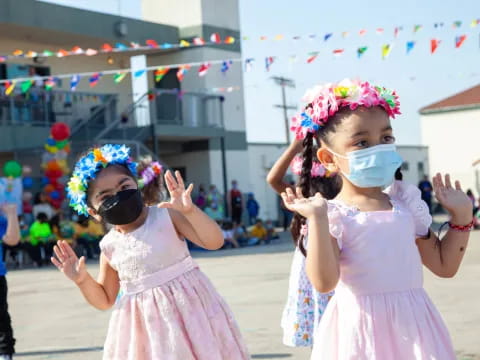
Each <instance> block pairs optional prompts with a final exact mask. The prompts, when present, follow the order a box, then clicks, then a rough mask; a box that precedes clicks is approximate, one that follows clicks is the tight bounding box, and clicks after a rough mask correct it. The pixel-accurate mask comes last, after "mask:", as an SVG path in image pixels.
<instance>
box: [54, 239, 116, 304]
mask: <svg viewBox="0 0 480 360" xmlns="http://www.w3.org/2000/svg"><path fill="white" fill-rule="evenodd" d="M54 251H55V254H56V255H57V258H58V260H57V259H55V258H53V257H52V259H51V260H52V263H53V264H54V265H55V266H56V267H57V268H58V269H59V270H60V271H61V272H63V273H64V274H65V276H67V277H68V278H69V279H70V280H72V281H73V282H74V283H75V284H76V285H77V286H78V287H79V289H80V291H81V292H82V294H83V296H84V298H85V300H87V302H88V303H89V304H90V305H92V306H93V307H95V308H97V309H99V310H108V309H110V308H111V307H112V306H113V305H114V304H115V300H116V298H117V295H118V290H119V288H120V281H119V279H118V273H117V272H116V271H115V270H114V269H113V268H112V267H111V266H110V264H109V263H108V260H107V258H106V257H105V255H104V254H102V255H101V256H100V273H99V274H98V279H97V280H95V279H94V278H93V277H92V276H91V275H90V274H89V273H88V271H87V268H86V266H85V257H83V256H82V257H81V258H80V259H78V257H77V255H76V254H75V252H74V251H73V250H72V248H71V247H70V245H68V243H67V242H66V241H58V242H57V245H56V246H55V247H54Z"/></svg>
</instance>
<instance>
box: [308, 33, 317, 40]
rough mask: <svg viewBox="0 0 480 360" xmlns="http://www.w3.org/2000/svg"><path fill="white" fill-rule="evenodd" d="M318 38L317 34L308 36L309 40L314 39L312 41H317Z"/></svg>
mask: <svg viewBox="0 0 480 360" xmlns="http://www.w3.org/2000/svg"><path fill="white" fill-rule="evenodd" d="M316 37H317V34H310V35H308V38H309V39H312V40H313V39H315V38H316Z"/></svg>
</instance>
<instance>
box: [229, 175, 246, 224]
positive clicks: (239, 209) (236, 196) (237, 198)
mask: <svg viewBox="0 0 480 360" xmlns="http://www.w3.org/2000/svg"><path fill="white" fill-rule="evenodd" d="M228 200H229V207H230V215H231V217H232V221H233V222H234V223H235V224H240V223H241V222H242V213H243V195H242V192H241V191H240V189H239V188H238V182H237V180H233V181H232V189H231V190H230V196H229V197H228Z"/></svg>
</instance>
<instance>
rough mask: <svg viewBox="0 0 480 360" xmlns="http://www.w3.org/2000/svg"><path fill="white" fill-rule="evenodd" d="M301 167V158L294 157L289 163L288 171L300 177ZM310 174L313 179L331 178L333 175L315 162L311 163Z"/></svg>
mask: <svg viewBox="0 0 480 360" xmlns="http://www.w3.org/2000/svg"><path fill="white" fill-rule="evenodd" d="M302 166H303V158H302V157H301V156H295V158H294V159H293V160H292V162H291V163H290V170H292V173H294V174H295V175H301V174H302ZM310 174H311V176H312V177H313V178H316V177H331V176H332V175H333V173H332V172H330V171H329V170H327V168H326V167H325V166H323V165H322V164H321V163H319V162H316V161H313V162H312V170H311V173H310Z"/></svg>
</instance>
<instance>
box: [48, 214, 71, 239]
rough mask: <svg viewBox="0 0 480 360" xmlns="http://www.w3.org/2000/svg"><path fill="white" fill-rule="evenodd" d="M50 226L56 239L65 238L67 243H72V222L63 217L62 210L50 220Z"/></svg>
mask: <svg viewBox="0 0 480 360" xmlns="http://www.w3.org/2000/svg"><path fill="white" fill-rule="evenodd" d="M50 227H51V229H52V232H53V234H54V235H55V237H56V238H57V239H62V240H65V241H66V242H68V244H69V245H73V243H74V235H75V228H74V223H73V221H71V220H69V219H68V218H66V217H65V215H64V213H63V211H61V210H60V211H59V212H58V213H57V214H56V215H55V216H54V217H53V218H52V219H51V220H50Z"/></svg>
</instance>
